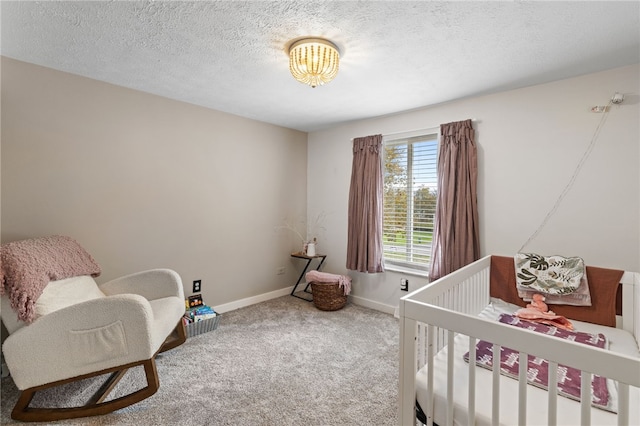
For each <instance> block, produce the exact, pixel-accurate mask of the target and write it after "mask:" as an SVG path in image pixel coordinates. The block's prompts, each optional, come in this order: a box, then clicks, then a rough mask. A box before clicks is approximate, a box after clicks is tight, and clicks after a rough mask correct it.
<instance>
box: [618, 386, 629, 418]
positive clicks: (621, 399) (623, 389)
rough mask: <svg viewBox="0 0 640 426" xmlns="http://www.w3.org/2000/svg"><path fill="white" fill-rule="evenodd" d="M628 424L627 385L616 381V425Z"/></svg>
mask: <svg viewBox="0 0 640 426" xmlns="http://www.w3.org/2000/svg"><path fill="white" fill-rule="evenodd" d="M628 424H629V385H628V384H626V383H620V382H618V426H626V425H628Z"/></svg>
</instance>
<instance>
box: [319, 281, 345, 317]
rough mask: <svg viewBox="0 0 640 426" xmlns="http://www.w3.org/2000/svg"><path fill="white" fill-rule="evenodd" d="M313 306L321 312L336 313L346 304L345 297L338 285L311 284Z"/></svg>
mask: <svg viewBox="0 0 640 426" xmlns="http://www.w3.org/2000/svg"><path fill="white" fill-rule="evenodd" d="M311 292H312V293H313V304H314V305H315V306H316V308H318V309H320V310H321V311H337V310H338V309H342V308H343V307H344V305H346V304H347V296H345V295H344V289H342V288H340V284H339V283H316V282H313V281H312V282H311Z"/></svg>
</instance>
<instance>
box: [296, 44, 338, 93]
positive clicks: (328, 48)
mask: <svg viewBox="0 0 640 426" xmlns="http://www.w3.org/2000/svg"><path fill="white" fill-rule="evenodd" d="M339 64H340V53H339V52H338V48H337V47H336V46H335V45H334V44H333V43H331V42H330V41H328V40H324V39H321V38H305V39H302V40H299V41H297V42H295V43H293V44H292V45H291V47H290V48H289V70H290V71H291V75H293V78H295V79H296V80H298V81H299V82H300V83H305V84H308V85H309V86H311V87H316V86H321V85H323V84H325V83H328V82H330V81H331V80H333V79H334V78H335V76H336V75H337V74H338V66H339Z"/></svg>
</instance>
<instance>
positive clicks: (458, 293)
mask: <svg viewBox="0 0 640 426" xmlns="http://www.w3.org/2000/svg"><path fill="white" fill-rule="evenodd" d="M490 270H491V256H486V257H484V258H482V259H479V260H477V261H475V262H473V263H471V264H469V265H467V266H465V267H463V268H461V269H458V270H457V271H455V272H453V273H452V274H449V275H447V276H445V277H442V278H440V279H439V280H436V281H434V282H433V283H430V284H428V285H426V286H424V287H422V288H420V289H418V290H416V291H414V292H412V293H409V294H408V295H407V296H405V297H403V298H402V299H401V300H400V307H399V308H400V309H399V311H400V381H399V392H400V409H399V422H400V423H399V424H401V425H405V424H411V423H412V422H414V420H415V391H416V389H415V373H416V371H417V370H418V369H419V368H420V367H422V366H423V365H425V363H426V360H427V358H428V356H429V355H428V353H427V352H428V349H427V348H428V347H429V345H428V344H427V341H426V338H427V328H426V327H425V324H423V323H421V324H420V325H419V323H418V322H417V321H415V320H414V319H412V318H411V316H410V315H409V316H408V315H407V313H406V312H405V306H406V304H407V303H409V302H413V301H416V302H425V303H430V304H434V305H437V306H441V307H444V308H447V309H452V310H454V311H458V312H465V313H469V314H472V315H477V314H478V313H480V311H482V309H484V307H485V306H486V305H487V304H488V303H489V284H490V283H489V274H490ZM432 333H435V334H437V335H438V339H437V341H436V343H435V347H433V346H432V347H431V350H432V351H435V352H437V351H438V350H440V349H441V348H442V347H444V346H445V345H446V344H447V337H446V330H445V329H440V328H437V329H436V328H434V329H433V331H432Z"/></svg>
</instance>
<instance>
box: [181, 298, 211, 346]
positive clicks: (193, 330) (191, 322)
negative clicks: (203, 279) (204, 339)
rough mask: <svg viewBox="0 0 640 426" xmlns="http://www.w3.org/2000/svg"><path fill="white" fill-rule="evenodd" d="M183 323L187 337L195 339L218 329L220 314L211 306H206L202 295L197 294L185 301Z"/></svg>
mask: <svg viewBox="0 0 640 426" xmlns="http://www.w3.org/2000/svg"><path fill="white" fill-rule="evenodd" d="M182 321H183V322H184V325H185V328H186V330H187V337H193V336H196V335H198V334H202V333H206V332H208V331H212V330H215V329H216V328H218V322H219V321H220V314H218V313H217V312H216V311H215V310H214V309H213V308H212V307H211V306H207V305H205V304H204V301H203V300H202V295H201V294H195V295H193V296H189V298H188V299H187V300H185V313H184V316H183V317H182Z"/></svg>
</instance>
